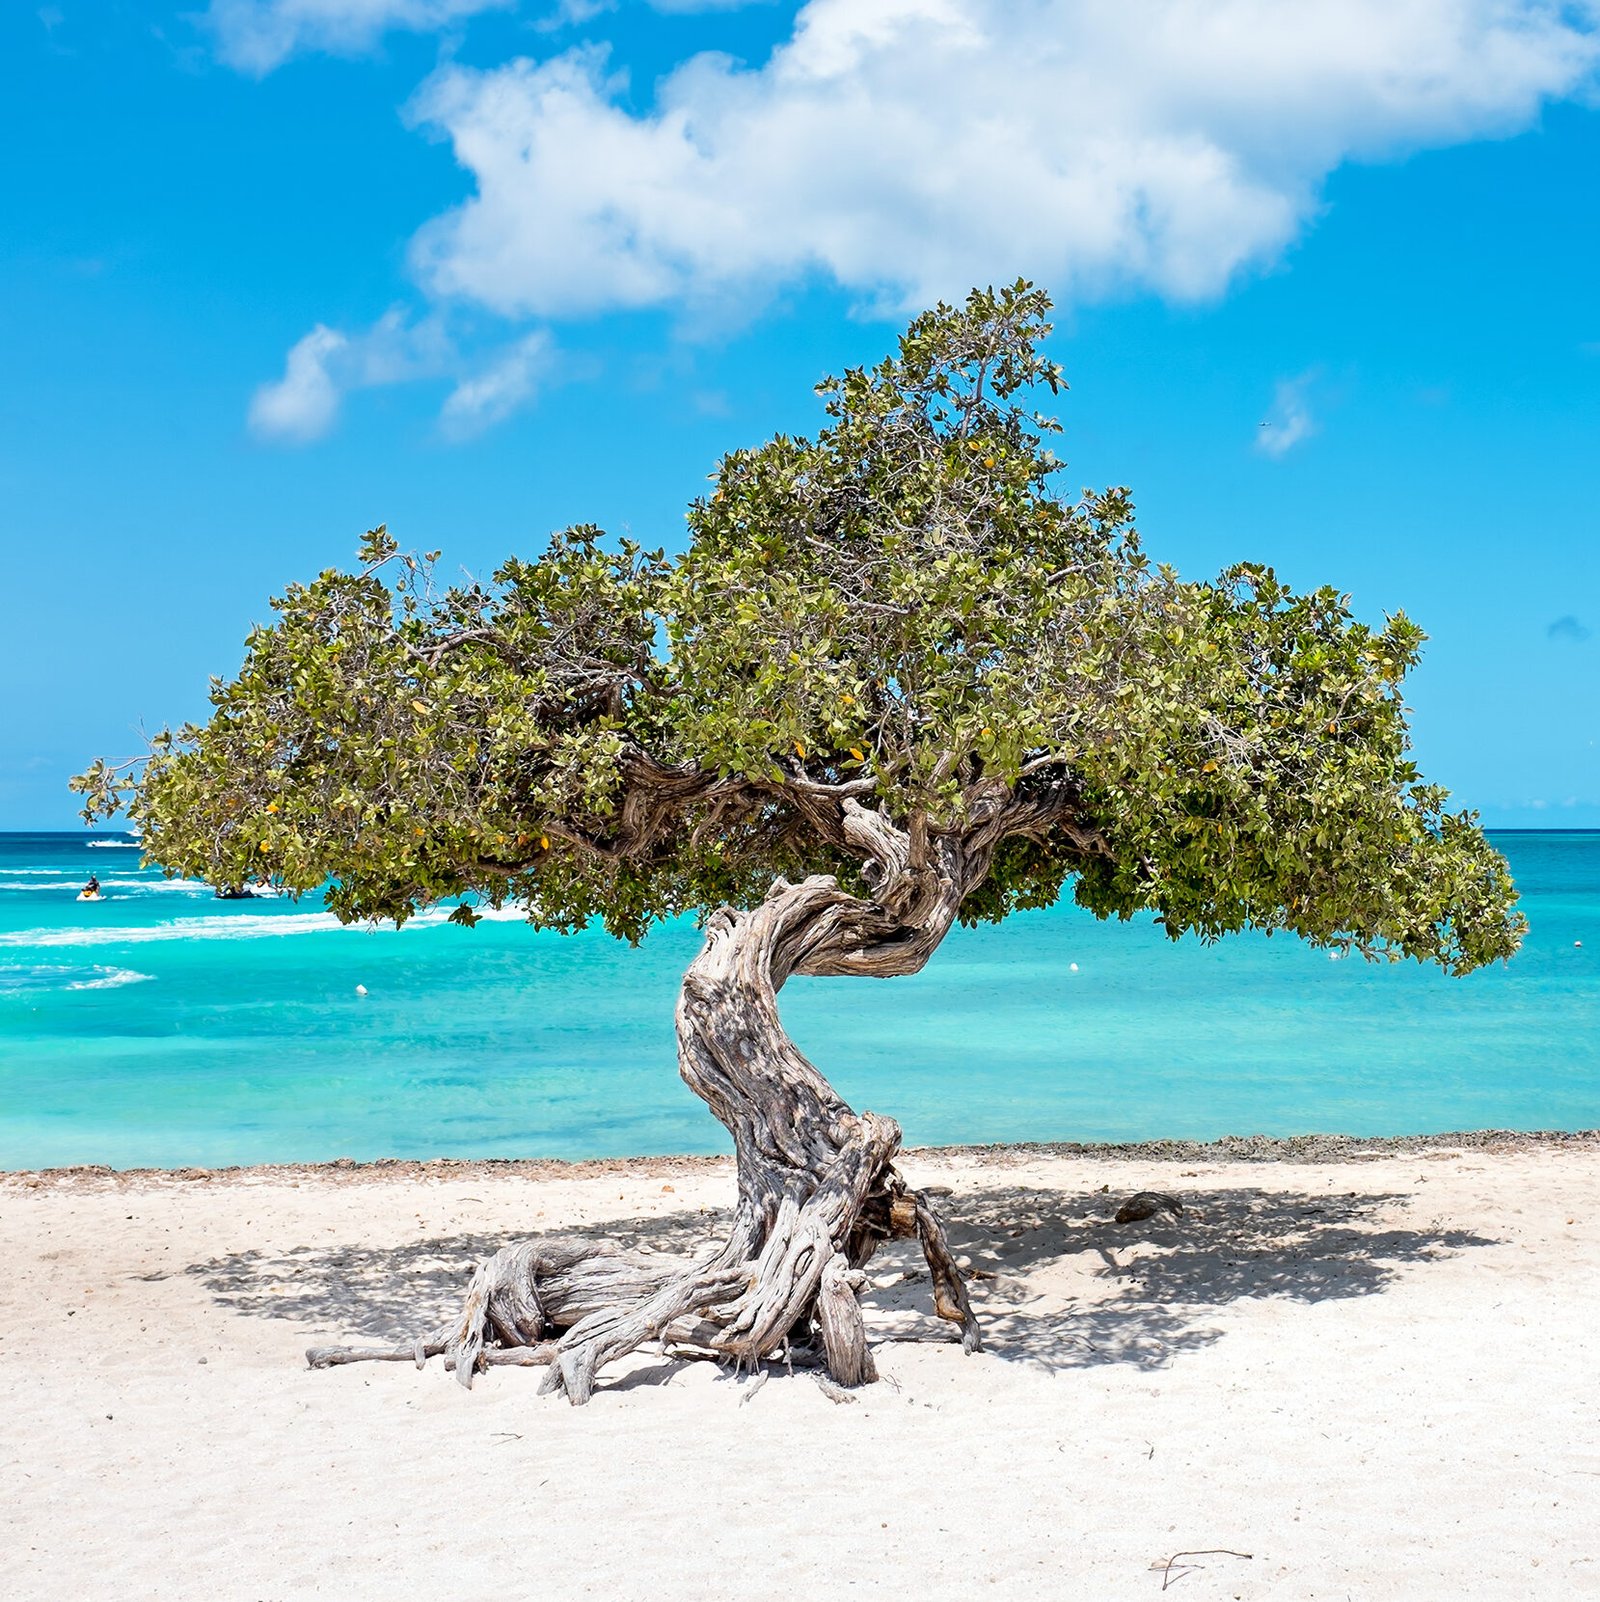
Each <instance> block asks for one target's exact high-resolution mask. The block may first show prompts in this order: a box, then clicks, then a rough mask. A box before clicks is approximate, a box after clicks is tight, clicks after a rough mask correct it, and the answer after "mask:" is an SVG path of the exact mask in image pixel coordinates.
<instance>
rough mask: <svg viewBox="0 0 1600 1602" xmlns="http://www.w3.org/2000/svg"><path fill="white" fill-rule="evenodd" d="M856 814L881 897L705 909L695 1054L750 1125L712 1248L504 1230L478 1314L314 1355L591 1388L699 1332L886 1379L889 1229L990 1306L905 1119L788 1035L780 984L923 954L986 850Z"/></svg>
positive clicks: (895, 964) (684, 1016) (724, 1118)
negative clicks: (835, 1080) (972, 1277)
mask: <svg viewBox="0 0 1600 1602" xmlns="http://www.w3.org/2000/svg"><path fill="white" fill-rule="evenodd" d="M844 828H845V832H846V835H847V837H849V839H850V840H851V842H852V844H853V845H855V846H856V847H857V849H859V850H860V851H861V853H862V855H863V857H864V858H865V859H866V861H867V864H868V877H869V882H870V883H871V884H872V887H873V897H872V899H871V900H866V899H863V898H861V897H858V896H854V895H851V894H850V893H848V892H847V891H845V890H842V889H841V888H840V887H839V885H838V883H837V882H836V881H835V880H834V879H832V878H829V877H821V876H819V877H814V878H809V879H806V880H804V881H803V882H802V883H800V884H788V883H786V882H785V881H784V880H782V879H780V880H778V881H777V882H776V883H775V884H774V885H773V887H772V889H771V891H770V892H769V893H768V895H767V897H766V899H765V901H763V902H762V904H761V905H760V906H758V907H755V908H753V909H751V910H749V911H743V912H741V911H734V910H732V909H729V908H723V909H721V910H720V911H718V912H716V913H715V914H713V915H712V917H711V919H710V920H709V922H708V924H707V927H706V942H705V945H704V947H703V949H702V950H701V952H700V954H699V955H698V956H697V957H696V958H695V960H694V961H693V962H692V963H691V964H690V966H689V970H688V973H687V974H686V975H685V977H684V982H683V989H682V991H681V993H680V996H679V1000H678V1057H679V1068H680V1071H681V1072H682V1074H683V1077H684V1080H685V1081H686V1082H687V1083H688V1085H689V1087H690V1088H691V1089H692V1090H693V1091H694V1092H695V1093H696V1094H697V1095H698V1096H700V1097H701V1099H702V1100H703V1101H705V1103H706V1104H707V1106H709V1107H710V1109H711V1111H712V1112H713V1113H714V1114H715V1115H716V1117H717V1118H718V1119H719V1120H720V1121H721V1123H722V1124H723V1125H724V1126H725V1127H726V1128H727V1129H728V1131H729V1132H730V1133H731V1134H732V1136H733V1141H734V1150H735V1153H736V1157H737V1169H738V1198H737V1204H736V1206H735V1209H734V1216H733V1224H732V1228H731V1230H730V1231H729V1234H728V1237H727V1239H726V1240H725V1241H724V1242H723V1243H722V1245H721V1246H720V1247H719V1248H718V1249H717V1250H715V1251H714V1252H713V1253H712V1254H711V1255H709V1256H707V1257H705V1258H703V1259H701V1260H697V1261H694V1262H690V1263H688V1264H685V1265H683V1266H681V1267H678V1268H675V1269H673V1268H667V1269H663V1268H662V1267H661V1266H660V1260H659V1258H656V1257H646V1256H644V1255H642V1254H638V1255H636V1254H629V1253H625V1252H622V1251H619V1250H618V1249H616V1248H615V1247H612V1246H610V1245H609V1244H607V1243H600V1244H590V1243H579V1242H572V1241H556V1240H543V1241H539V1240H535V1241H530V1242H524V1243H521V1244H519V1245H515V1246H510V1247H507V1248H504V1249H503V1250H501V1251H500V1252H498V1253H496V1254H495V1256H494V1257H493V1258H491V1259H490V1260H489V1261H488V1262H486V1263H485V1264H483V1265H482V1266H481V1267H480V1268H479V1269H478V1271H477V1273H476V1274H475V1276H474V1278H473V1281H472V1285H471V1287H470V1289H469V1291H468V1294H467V1299H466V1304H465V1306H464V1307H463V1310H462V1314H461V1316H460V1318H459V1319H457V1320H456V1321H455V1322H454V1323H453V1324H451V1325H449V1326H447V1327H445V1328H444V1329H441V1330H439V1331H436V1332H434V1334H432V1335H431V1336H427V1337H424V1338H423V1339H422V1340H420V1341H418V1342H417V1344H416V1346H415V1347H414V1348H412V1349H411V1351H410V1352H400V1353H378V1352H371V1353H358V1352H354V1351H349V1350H344V1349H326V1348H324V1349H318V1350H313V1351H312V1352H310V1353H308V1354H307V1356H308V1358H309V1360H310V1361H311V1363H312V1364H313V1366H317V1367H322V1366H327V1365H329V1364H332V1363H335V1362H344V1361H350V1360H352V1359H354V1358H356V1357H358V1356H373V1357H377V1356H405V1355H414V1356H415V1357H416V1358H417V1360H418V1362H419V1363H420V1362H422V1361H423V1360H425V1359H426V1358H427V1357H428V1356H431V1355H434V1354H436V1353H441V1352H442V1353H443V1354H444V1355H445V1357H446V1361H447V1363H449V1364H450V1365H451V1366H453V1367H454V1369H455V1372H456V1376H457V1378H458V1379H460V1380H461V1382H462V1383H463V1384H464V1385H470V1383H471V1380H472V1375H473V1373H474V1372H475V1371H476V1370H478V1369H479V1368H481V1367H483V1366H485V1365H486V1364H487V1363H488V1362H491V1361H506V1360H509V1359H511V1357H512V1354H511V1352H510V1351H509V1350H507V1349H510V1348H516V1349H522V1350H524V1351H526V1356H525V1357H522V1358H521V1359H520V1360H522V1361H533V1362H541V1361H542V1362H547V1363H549V1365H550V1369H549V1373H548V1375H547V1377H546V1379H545V1383H544V1386H543V1389H545V1390H554V1389H561V1390H564V1391H565V1393H566V1395H567V1397H568V1398H569V1400H571V1401H572V1402H573V1403H575V1404H577V1403H582V1402H585V1401H587V1400H588V1398H589V1395H590V1392H591V1391H592V1389H593V1386H594V1380H595V1375H596V1373H597V1372H598V1370H599V1369H600V1368H601V1367H603V1366H604V1365H605V1364H606V1363H609V1362H611V1361H613V1360H615V1359H616V1358H619V1357H622V1356H624V1355H625V1354H626V1353H628V1352H631V1351H633V1350H635V1349H637V1348H638V1347H639V1346H641V1345H643V1344H644V1343H645V1342H646V1341H650V1340H657V1339H659V1340H662V1341H664V1342H666V1343H667V1344H673V1343H676V1344H678V1345H681V1346H692V1347H695V1348H698V1349H700V1350H701V1351H709V1352H711V1353H713V1354H716V1355H720V1356H723V1357H726V1358H729V1359H732V1360H734V1361H736V1362H739V1363H745V1364H750V1365H752V1366H753V1365H755V1364H757V1363H759V1362H760V1361H761V1360H762V1359H763V1358H764V1357H767V1356H769V1355H771V1354H773V1353H775V1352H778V1351H785V1352H788V1351H790V1350H791V1349H792V1348H793V1347H795V1346H798V1347H800V1348H802V1349H805V1348H812V1347H818V1348H820V1357H821V1360H822V1361H823V1362H824V1363H825V1365H826V1367H827V1370H828V1372H829V1373H830V1374H831V1375H832V1377H833V1378H834V1379H835V1380H836V1381H838V1382H839V1383H840V1384H842V1385H858V1384H862V1383H865V1382H867V1381H870V1380H872V1379H875V1378H876V1370H875V1368H874V1365H873V1361H872V1354H871V1352H870V1350H869V1349H868V1346H867V1340H866V1330H865V1326H864V1324H863V1321H862V1316H861V1309H860V1305H859V1303H858V1301H857V1292H858V1291H859V1289H860V1287H861V1284H862V1274H861V1269H862V1267H863V1266H864V1265H865V1264H866V1262H867V1261H868V1260H869V1259H870V1258H871V1256H872V1254H873V1253H874V1251H876V1250H877V1247H878V1245H879V1243H880V1242H882V1241H884V1240H887V1239H890V1238H893V1237H915V1238H917V1239H918V1240H919V1241H920V1242H921V1244H922V1248H923V1251H924V1253H925V1254H926V1256H927V1259H928V1267H929V1270H930V1273H931V1277H932V1281H933V1290H934V1306H935V1309H936V1311H937V1312H938V1314H939V1316H940V1317H942V1318H946V1319H949V1320H951V1321H952V1322H954V1323H957V1324H959V1325H960V1326H961V1333H962V1342H963V1345H964V1346H965V1348H966V1350H967V1351H969V1352H972V1351H976V1350H977V1349H978V1347H979V1335H978V1327H977V1323H976V1321H975V1320H974V1318H973V1315H972V1308H971V1306H970V1304H969V1302H968V1300H967V1294H966V1289H965V1286H964V1284H963V1282H962V1279H961V1275H960V1272H959V1270H958V1269H957V1267H956V1264H955V1260H954V1258H953V1256H952V1255H951V1252H950V1249H949V1245H948V1243H947V1241H946V1239H945V1234H944V1229H943V1226H942V1225H941V1223H940V1221H939V1218H938V1216H937V1214H936V1213H935V1211H934V1209H933V1207H932V1205H931V1204H930V1202H929V1200H928V1198H927V1197H926V1196H923V1195H921V1194H919V1193H917V1192H914V1191H912V1190H910V1189H909V1188H908V1187H907V1185H906V1183H905V1181H904V1180H903V1179H902V1178H901V1177H900V1175H899V1174H898V1173H897V1172H896V1170H895V1168H894V1157H895V1154H896V1152H897V1151H898V1150H899V1146H900V1129H899V1126H898V1125H897V1124H896V1123H895V1122H894V1121H893V1119H890V1118H884V1117H880V1116H879V1115H877V1114H875V1113H870V1112H868V1113H859V1114H858V1113H856V1112H854V1111H852V1110H851V1108H850V1107H849V1106H848V1105H847V1104H846V1103H845V1102H844V1101H843V1099H842V1098H841V1097H840V1096H839V1095H838V1094H837V1093H836V1092H835V1091H834V1089H833V1087H832V1086H831V1085H829V1084H828V1082H827V1080H826V1079H824V1078H823V1077H822V1075H821V1074H820V1073H819V1072H818V1071H817V1069H816V1068H815V1067H814V1066H813V1065H812V1064H811V1063H810V1062H808V1061H807V1060H806V1058H805V1056H804V1055H803V1054H802V1053H801V1052H800V1050H799V1048H798V1047H796V1045H795V1044H794V1042H793V1041H792V1040H790V1038H789V1036H788V1035H787V1033H786V1032H785V1031H784V1028H783V1024H782V1022H781V1021H780V1019H779V1016H778V1006H777V993H778V991H779V990H780V989H781V988H782V986H783V984H784V982H785V981H786V980H787V979H788V978H789V977H790V976H791V975H792V974H797V973H798V974H816V975H860V976H872V977H891V976H893V975H897V974H907V973H913V972H915V971H917V970H918V969H919V968H921V966H922V965H923V963H924V962H926V961H927V958H928V956H929V955H930V954H931V953H932V951H933V950H934V949H935V947H937V945H938V944H939V942H940V940H942V939H943V938H944V935H945V934H946V933H947V932H948V930H949V928H950V925H951V923H952V922H953V921H954V918H955V914H956V910H957V908H958V907H959V906H960V903H961V899H962V897H963V896H964V895H965V894H966V892H967V890H968V889H969V888H970V886H971V885H972V884H973V883H974V882H975V876H978V877H981V874H982V872H983V871H985V870H986V868H987V860H986V856H985V857H983V858H977V857H972V856H970V854H968V853H964V851H963V848H962V847H960V846H958V845H957V844H956V843H954V842H953V841H948V840H947V841H943V842H940V843H938V844H937V845H928V844H926V843H923V844H922V846H921V848H920V849H919V848H918V844H917V843H916V842H914V841H913V840H912V839H911V837H910V836H909V835H908V834H906V833H905V832H903V831H900V830H897V829H895V828H894V827H893V826H892V825H891V824H889V823H888V822H887V821H886V820H885V819H883V818H882V817H881V816H880V815H879V814H876V813H871V812H867V811H866V810H865V809H863V808H861V807H859V806H857V805H855V804H854V803H847V804H846V807H845V814H844Z"/></svg>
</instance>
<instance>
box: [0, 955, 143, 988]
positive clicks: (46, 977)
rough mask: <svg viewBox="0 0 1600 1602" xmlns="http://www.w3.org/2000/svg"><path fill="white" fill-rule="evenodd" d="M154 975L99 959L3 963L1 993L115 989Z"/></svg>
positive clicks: (0, 983) (0, 968) (0, 976)
mask: <svg viewBox="0 0 1600 1602" xmlns="http://www.w3.org/2000/svg"><path fill="white" fill-rule="evenodd" d="M151 977H152V975H150V974H147V973H136V972H135V971H134V970H133V969H132V968H110V967H107V966H106V965H105V964H103V963H96V964H94V965H93V966H92V967H88V968H63V967H51V966H48V965H46V966H30V967H26V968H7V967H0V995H4V994H6V993H7V992H8V991H10V992H13V993H14V992H17V991H27V990H116V989H118V988H119V987H120V986H122V985H136V984H141V983H143V981H145V980H146V979H149V978H151Z"/></svg>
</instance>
